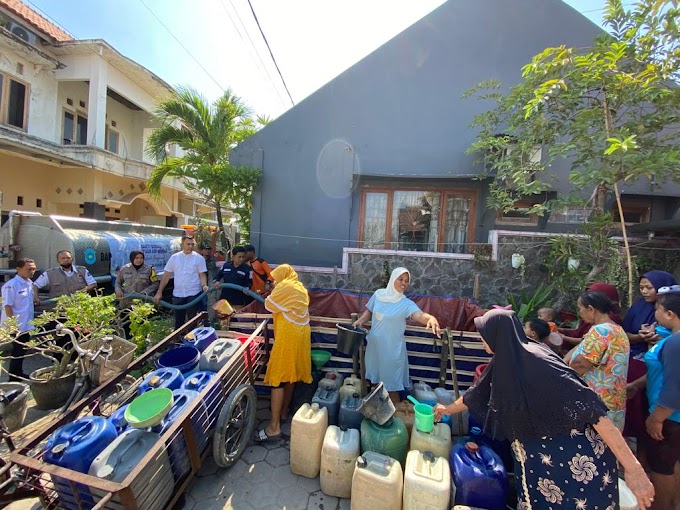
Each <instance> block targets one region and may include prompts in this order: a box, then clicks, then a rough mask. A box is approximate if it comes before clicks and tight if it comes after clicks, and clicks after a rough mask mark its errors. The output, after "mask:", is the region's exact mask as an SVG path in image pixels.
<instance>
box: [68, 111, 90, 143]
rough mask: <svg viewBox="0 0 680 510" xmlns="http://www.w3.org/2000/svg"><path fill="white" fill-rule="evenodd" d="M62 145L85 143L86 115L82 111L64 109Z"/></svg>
mask: <svg viewBox="0 0 680 510" xmlns="http://www.w3.org/2000/svg"><path fill="white" fill-rule="evenodd" d="M63 139H64V145H72V144H76V145H87V116H85V114H84V113H82V112H72V111H71V110H64V120H63Z"/></svg>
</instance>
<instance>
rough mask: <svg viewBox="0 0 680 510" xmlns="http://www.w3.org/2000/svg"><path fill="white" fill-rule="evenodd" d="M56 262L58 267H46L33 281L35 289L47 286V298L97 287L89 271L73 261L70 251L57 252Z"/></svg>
mask: <svg viewBox="0 0 680 510" xmlns="http://www.w3.org/2000/svg"><path fill="white" fill-rule="evenodd" d="M57 262H58V263H59V266H58V267H53V268H52V269H48V270H47V271H45V272H44V273H43V274H41V275H40V276H39V277H38V279H37V280H36V281H35V283H34V285H35V286H36V288H37V289H44V288H47V291H48V297H49V298H56V297H59V296H63V295H66V294H73V293H74V292H78V291H79V290H85V291H86V292H89V291H91V290H92V289H94V288H96V287H97V282H96V281H95V279H94V278H93V277H92V275H91V274H90V272H89V271H88V270H87V269H85V268H84V267H78V266H76V265H75V264H74V263H73V255H71V252H70V251H68V250H61V251H60V252H59V253H57ZM37 294H38V293H37V292H36V295H37Z"/></svg>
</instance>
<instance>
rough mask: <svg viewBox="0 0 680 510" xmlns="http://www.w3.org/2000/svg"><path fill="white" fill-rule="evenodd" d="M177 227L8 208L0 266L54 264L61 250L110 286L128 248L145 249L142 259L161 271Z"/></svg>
mask: <svg viewBox="0 0 680 510" xmlns="http://www.w3.org/2000/svg"><path fill="white" fill-rule="evenodd" d="M183 233H184V230H182V229H180V228H170V227H159V226H155V225H142V224H140V223H130V222H126V221H98V220H92V219H88V218H72V217H68V216H57V215H49V216H43V215H41V214H40V213H33V212H21V211H11V212H10V215H9V219H8V220H7V221H6V222H5V223H4V224H3V225H2V227H0V247H2V249H3V251H4V254H5V255H6V257H4V258H0V263H3V262H4V264H3V265H5V266H7V268H6V269H0V273H4V274H5V275H6V276H7V275H11V274H14V270H13V268H14V264H15V262H16V260H18V259H20V258H23V257H29V258H31V259H33V260H35V263H36V266H37V268H38V272H43V271H46V270H47V269H49V268H51V267H54V266H56V265H57V261H56V256H57V253H58V252H59V251H61V250H69V251H70V252H71V253H72V254H73V258H74V262H75V264H76V265H77V266H82V267H85V268H87V269H88V270H89V271H90V274H92V276H93V277H94V278H95V280H97V283H98V284H99V285H100V286H105V287H112V286H113V282H114V278H115V275H116V272H117V270H118V268H120V267H121V266H122V265H124V264H127V263H128V262H130V258H129V257H130V252H131V251H132V250H141V251H142V252H144V256H145V262H146V263H147V264H151V265H153V266H154V267H155V268H156V272H157V273H159V274H162V273H163V267H164V266H165V263H166V262H167V261H168V259H169V258H170V255H172V254H173V253H175V252H177V251H179V250H180V238H181V236H182V234H183Z"/></svg>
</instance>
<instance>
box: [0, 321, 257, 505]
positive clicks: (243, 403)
mask: <svg viewBox="0 0 680 510" xmlns="http://www.w3.org/2000/svg"><path fill="white" fill-rule="evenodd" d="M203 317H204V316H203V315H199V316H197V317H195V318H194V319H192V320H191V321H189V322H187V323H186V324H185V325H184V326H183V327H182V328H180V329H178V330H176V331H174V332H173V333H172V334H171V335H169V336H168V337H167V338H165V339H164V340H163V341H162V342H160V343H159V344H158V345H157V346H155V347H154V348H153V349H151V350H150V351H148V352H147V353H145V354H144V355H143V356H142V357H140V358H139V359H137V360H136V361H134V362H133V363H132V364H131V365H130V367H129V368H128V369H127V370H126V371H125V372H123V373H121V374H119V375H118V376H116V377H115V378H113V379H111V380H110V381H108V382H107V383H105V384H103V385H101V386H99V387H98V388H96V389H95V390H94V391H93V392H92V393H91V394H90V395H88V397H87V398H86V399H83V400H81V401H80V402H78V403H76V404H74V405H73V406H71V408H70V409H69V410H68V412H67V413H65V414H64V415H63V416H62V417H61V418H60V419H59V420H57V421H54V422H52V423H50V424H49V425H48V426H46V427H45V428H43V429H41V430H39V431H37V432H36V433H35V434H34V435H33V436H32V437H31V438H29V439H28V440H27V441H26V442H25V443H24V444H23V445H22V447H21V448H19V449H18V450H15V451H14V452H13V453H12V455H11V457H10V461H11V462H12V463H13V464H14V465H15V466H16V467H18V468H20V470H21V474H20V484H21V485H24V486H28V487H31V488H32V489H33V490H34V491H35V492H36V493H37V494H38V495H39V497H40V499H41V501H42V503H43V505H44V507H45V508H47V509H77V510H90V509H104V508H106V509H125V510H136V509H140V510H154V509H159V510H160V509H164V508H172V507H173V505H175V503H176V502H177V501H178V500H179V499H180V497H182V495H183V494H184V491H185V490H186V489H187V487H188V485H189V483H190V482H191V480H192V479H193V477H194V476H195V475H196V473H197V472H198V471H199V469H200V468H201V463H202V461H203V459H205V457H206V456H207V455H209V454H210V453H211V452H212V454H213V458H214V460H215V462H216V463H217V464H218V465H219V466H221V467H229V466H231V465H232V464H234V463H235V462H236V461H237V460H238V459H239V458H240V456H241V454H242V453H243V451H244V450H245V448H246V446H247V445H248V441H249V439H250V437H251V435H252V432H253V428H254V425H255V413H256V407H257V406H256V393H255V389H254V388H253V385H254V383H255V381H256V380H257V378H258V376H259V375H260V373H261V372H262V371H263V369H264V367H265V366H266V361H267V358H268V355H269V331H268V327H267V323H268V321H267V320H264V321H262V322H261V323H260V324H259V325H258V326H257V328H256V329H255V331H253V332H252V334H250V335H248V340H246V341H245V342H243V344H242V345H241V347H240V348H239V350H238V351H237V352H236V353H235V354H234V356H233V357H232V358H231V359H230V360H229V362H228V363H227V364H226V365H225V366H224V367H222V369H221V370H220V371H219V372H218V373H217V377H215V378H214V379H213V380H212V381H213V382H211V383H210V384H209V385H208V386H206V387H205V388H204V389H203V390H202V391H201V392H200V395H199V398H197V399H195V400H194V401H192V402H191V403H190V404H189V405H188V406H187V409H186V410H185V411H184V412H183V413H182V414H181V415H180V416H179V417H178V418H177V419H176V420H175V422H174V423H173V424H172V425H171V426H170V427H169V428H168V429H167V430H166V431H165V432H164V433H163V434H162V435H160V436H159V439H158V441H157V442H156V443H155V445H154V446H153V447H152V448H151V449H150V450H149V451H148V452H147V453H146V455H145V456H144V458H143V459H142V461H141V462H139V464H138V465H137V466H136V467H135V468H134V469H133V470H132V471H131V472H130V473H129V474H128V475H127V476H126V477H125V479H124V480H122V481H121V482H120V483H115V482H112V481H108V480H105V479H102V478H97V477H94V476H90V475H88V474H84V473H80V472H77V471H73V470H70V469H66V468H63V467H59V466H56V465H53V464H49V463H47V462H44V461H43V455H44V444H45V442H46V440H47V439H48V438H49V437H50V436H51V435H52V434H53V433H54V432H55V431H56V430H57V429H59V428H60V427H62V426H63V425H65V424H67V423H70V422H72V421H73V420H75V419H77V418H79V417H81V416H84V415H87V414H90V413H91V412H92V409H94V410H95V411H94V412H97V411H98V410H100V409H102V407H101V406H99V405H96V404H97V403H98V402H99V400H100V399H101V398H102V397H103V396H104V395H110V394H111V393H112V392H113V388H115V387H116V385H117V384H118V382H119V381H121V380H123V378H125V377H126V375H128V374H130V373H143V371H144V367H145V366H148V365H149V363H150V362H153V361H154V360H155V359H156V358H157V357H158V356H159V355H160V354H161V353H162V352H164V351H165V350H167V349H169V348H171V347H172V346H174V345H175V344H176V343H178V342H180V341H181V339H182V338H183V337H184V335H185V334H186V333H187V332H189V331H191V330H193V329H194V328H195V327H197V325H198V324H199V322H200V321H202V320H203ZM218 335H219V336H221V337H232V338H233V337H237V336H245V335H243V334H241V333H235V332H222V331H219V332H218ZM129 393H131V396H130V399H132V398H134V396H135V395H136V392H129ZM208 401H211V402H212V403H213V405H209V406H206V405H205V402H208ZM93 403H94V405H93ZM206 438H207V440H206ZM210 439H212V441H210ZM211 444H212V448H211V447H210V446H211ZM187 457H188V459H187Z"/></svg>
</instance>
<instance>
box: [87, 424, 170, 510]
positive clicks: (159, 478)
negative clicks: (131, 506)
mask: <svg viewBox="0 0 680 510" xmlns="http://www.w3.org/2000/svg"><path fill="white" fill-rule="evenodd" d="M157 443H158V435H157V434H155V433H153V432H147V431H145V430H141V429H129V430H127V431H125V432H124V433H123V434H122V435H120V436H118V437H117V438H116V439H115V441H113V443H111V444H110V445H109V446H107V447H106V448H105V449H104V450H103V451H102V452H101V453H100V454H99V455H97V458H95V459H94V461H93V462H92V464H91V465H90V469H89V473H88V474H90V475H92V476H96V477H98V478H103V479H105V480H110V481H112V482H117V483H121V482H123V481H124V480H125V479H126V478H127V477H128V475H129V474H130V473H131V472H132V471H133V470H134V469H135V468H136V467H137V466H138V465H139V463H140V462H141V460H142V459H143V458H144V456H145V455H146V454H147V453H149V451H151V450H152V449H153V448H154V447H155V446H156V444H157ZM173 487H174V481H173V478H172V470H171V468H170V459H169V458H168V454H167V452H166V450H165V448H160V449H159V451H158V454H157V455H156V456H154V457H153V459H152V460H151V462H150V463H148V464H147V465H146V467H145V469H143V470H142V471H141V472H140V473H139V475H138V476H136V477H135V479H134V480H133V481H132V483H131V484H130V489H131V490H132V494H133V495H134V499H135V501H136V502H137V504H138V505H139V507H140V508H145V509H148V510H160V509H162V508H165V506H166V504H167V502H168V501H169V500H170V498H171V497H172V493H173ZM93 492H95V491H94V490H93Z"/></svg>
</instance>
